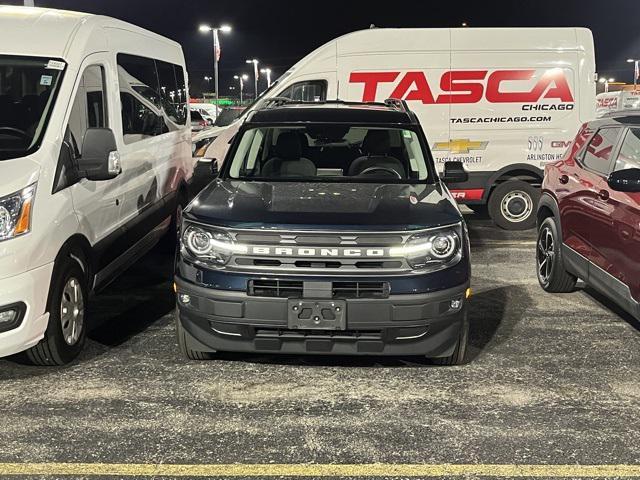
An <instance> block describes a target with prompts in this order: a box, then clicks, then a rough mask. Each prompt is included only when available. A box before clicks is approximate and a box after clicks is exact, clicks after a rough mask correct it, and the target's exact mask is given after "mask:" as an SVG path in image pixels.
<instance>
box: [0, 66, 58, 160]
mask: <svg viewBox="0 0 640 480" xmlns="http://www.w3.org/2000/svg"><path fill="white" fill-rule="evenodd" d="M64 67H65V64H64V62H62V61H58V60H50V59H48V58H46V59H45V58H33V57H8V56H0V160H6V159H10V158H17V157H23V156H25V155H28V154H31V153H33V152H35V151H36V150H37V149H38V148H39V146H40V142H41V140H42V137H43V135H44V132H45V128H46V124H47V121H48V118H49V114H50V112H51V110H52V108H53V102H54V100H55V95H56V92H57V90H58V85H59V84H60V82H61V79H62V73H63V69H64Z"/></svg>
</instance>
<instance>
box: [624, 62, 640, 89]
mask: <svg viewBox="0 0 640 480" xmlns="http://www.w3.org/2000/svg"><path fill="white" fill-rule="evenodd" d="M627 63H633V89H634V90H635V89H636V87H637V86H638V78H639V77H640V59H637V58H628V59H627Z"/></svg>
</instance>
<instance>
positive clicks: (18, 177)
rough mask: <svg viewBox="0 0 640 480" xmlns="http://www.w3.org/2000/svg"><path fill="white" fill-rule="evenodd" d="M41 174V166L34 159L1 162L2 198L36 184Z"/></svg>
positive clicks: (26, 158)
mask: <svg viewBox="0 0 640 480" xmlns="http://www.w3.org/2000/svg"><path fill="white" fill-rule="evenodd" d="M39 173H40V164H39V163H37V162H36V161H35V160H34V159H32V158H29V157H23V158H15V159H11V160H0V198H2V197H5V196H7V195H11V194H12V193H15V192H17V191H19V190H22V189H23V188H25V187H28V186H29V185H31V184H32V183H34V182H36V181H37V180H38V175H39Z"/></svg>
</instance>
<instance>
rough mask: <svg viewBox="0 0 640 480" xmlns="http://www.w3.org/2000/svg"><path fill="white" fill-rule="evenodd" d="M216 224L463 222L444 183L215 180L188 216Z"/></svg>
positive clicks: (412, 225)
mask: <svg viewBox="0 0 640 480" xmlns="http://www.w3.org/2000/svg"><path fill="white" fill-rule="evenodd" d="M185 217H187V218H191V219H193V220H198V221H201V222H205V223H209V224H212V225H220V226H229V227H240V228H242V227H244V228H261V227H278V228H283V227H284V226H295V227H296V228H301V229H313V228H318V226H323V227H324V226H337V227H341V228H344V227H347V226H348V228H349V229H352V230H359V229H363V230H364V229H371V228H372V227H375V228H379V229H381V230H394V229H400V230H404V229H416V228H428V227H436V226H439V225H447V224H452V223H455V222H459V221H460V220H461V219H462V216H461V214H460V211H459V210H458V207H457V205H456V204H455V201H454V200H452V199H451V197H450V195H449V193H448V192H447V190H446V189H444V188H443V187H442V185H440V184H433V185H432V184H427V185H424V184H420V185H398V184H384V185H383V184H374V183H307V182H254V181H252V182H243V181H236V180H233V181H230V180H220V179H218V180H216V181H214V182H212V183H211V184H209V186H208V187H206V188H205V189H204V190H203V191H202V192H201V193H200V194H199V195H198V196H197V197H196V198H195V199H194V201H193V202H192V203H191V205H190V206H189V208H187V210H186V211H185Z"/></svg>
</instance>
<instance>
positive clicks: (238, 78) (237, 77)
mask: <svg viewBox="0 0 640 480" xmlns="http://www.w3.org/2000/svg"><path fill="white" fill-rule="evenodd" d="M233 78H234V79H236V80H238V82H240V104H242V94H243V92H244V81H245V80H248V79H249V75H247V74H246V73H243V74H242V75H234V76H233Z"/></svg>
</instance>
